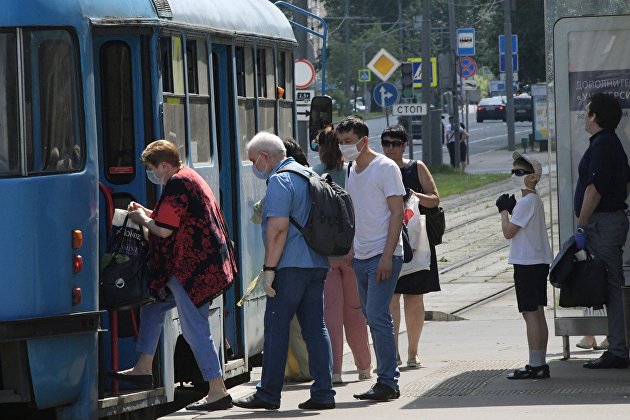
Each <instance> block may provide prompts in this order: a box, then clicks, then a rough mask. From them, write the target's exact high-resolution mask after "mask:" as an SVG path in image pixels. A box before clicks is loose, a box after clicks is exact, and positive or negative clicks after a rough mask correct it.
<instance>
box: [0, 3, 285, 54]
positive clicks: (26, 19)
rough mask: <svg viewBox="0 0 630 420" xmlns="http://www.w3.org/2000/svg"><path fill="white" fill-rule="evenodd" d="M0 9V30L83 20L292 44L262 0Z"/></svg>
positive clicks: (280, 18) (282, 23) (276, 11)
mask: <svg viewBox="0 0 630 420" xmlns="http://www.w3.org/2000/svg"><path fill="white" fill-rule="evenodd" d="M156 5H161V6H163V5H167V12H166V15H165V14H164V13H161V14H160V16H158V11H157V8H158V6H156ZM0 7H2V10H3V15H4V16H0V25H2V26H9V25H11V26H14V25H42V24H43V25H69V24H70V25H74V26H83V25H82V23H84V22H82V21H85V19H89V20H90V21H92V22H93V23H95V24H125V23H135V24H151V23H153V24H160V25H177V26H188V27H193V28H199V29H203V30H209V31H210V32H213V33H218V34H226V35H243V36H248V35H251V36H260V37H265V38H271V39H280V40H284V41H290V42H293V43H295V42H296V40H295V36H294V35H293V29H292V28H291V25H290V23H289V22H288V20H287V19H286V17H285V16H284V14H283V13H282V12H281V11H280V10H279V9H278V8H277V7H276V6H274V5H273V3H271V2H270V1H268V0H107V1H103V0H23V1H20V2H16V1H15V0H0ZM169 8H170V11H171V12H172V13H168V9H169ZM160 10H161V11H163V10H164V9H162V8H160ZM171 14H172V17H171V16H170V15H171Z"/></svg>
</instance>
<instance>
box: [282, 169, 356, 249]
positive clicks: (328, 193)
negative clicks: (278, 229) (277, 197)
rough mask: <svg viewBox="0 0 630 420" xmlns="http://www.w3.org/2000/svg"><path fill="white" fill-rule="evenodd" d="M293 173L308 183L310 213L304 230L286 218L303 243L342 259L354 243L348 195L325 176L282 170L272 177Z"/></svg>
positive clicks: (303, 170) (306, 171)
mask: <svg viewBox="0 0 630 420" xmlns="http://www.w3.org/2000/svg"><path fill="white" fill-rule="evenodd" d="M281 172H293V173H294V174H298V175H300V176H302V177H304V178H306V179H307V180H308V182H309V191H310V196H311V209H310V211H309V214H308V219H307V221H306V224H305V225H304V226H300V224H299V223H298V222H297V221H296V220H295V219H293V217H291V218H290V221H291V223H292V224H293V226H295V227H296V228H297V229H298V230H299V231H300V233H301V234H302V236H304V240H305V241H306V243H307V244H308V245H309V246H310V247H311V248H313V250H314V251H316V252H318V253H320V254H322V255H326V256H342V255H346V254H347V253H348V252H349V251H350V249H351V248H352V241H353V240H354V207H353V206H352V199H351V198H350V195H349V194H348V193H347V192H346V190H344V189H343V188H341V187H340V186H339V185H337V184H335V183H334V182H333V180H332V178H331V177H330V175H329V174H326V173H325V174H322V175H317V174H316V173H313V172H311V171H310V170H308V169H306V168H304V169H297V168H291V167H286V168H283V169H280V170H279V171H278V172H276V173H281Z"/></svg>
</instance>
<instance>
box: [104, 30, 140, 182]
mask: <svg viewBox="0 0 630 420" xmlns="http://www.w3.org/2000/svg"><path fill="white" fill-rule="evenodd" d="M100 63H101V100H102V109H103V111H102V114H103V123H102V126H103V155H104V156H103V164H104V168H105V177H106V178H107V179H108V180H109V181H110V182H111V183H113V184H126V183H129V182H131V181H132V180H133V178H134V175H135V172H136V168H135V156H136V152H135V147H134V121H133V96H132V90H131V89H130V86H132V85H133V83H132V73H131V71H132V70H131V49H130V48H129V45H128V44H127V43H125V42H119V41H115V42H108V43H106V44H104V45H103V46H102V47H101V50H100Z"/></svg>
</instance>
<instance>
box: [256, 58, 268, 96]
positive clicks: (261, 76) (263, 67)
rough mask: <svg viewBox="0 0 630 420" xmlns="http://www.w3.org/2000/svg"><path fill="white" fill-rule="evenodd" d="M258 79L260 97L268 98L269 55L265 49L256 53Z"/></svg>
mask: <svg viewBox="0 0 630 420" xmlns="http://www.w3.org/2000/svg"><path fill="white" fill-rule="evenodd" d="M256 78H257V79H258V97H260V98H266V97H267V54H266V51H265V50H264V49H260V50H257V51H256Z"/></svg>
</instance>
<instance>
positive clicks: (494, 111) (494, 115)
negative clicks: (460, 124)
mask: <svg viewBox="0 0 630 420" xmlns="http://www.w3.org/2000/svg"><path fill="white" fill-rule="evenodd" d="M503 98H504V97H503V96H492V97H490V98H483V99H482V100H481V101H479V104H478V105H477V122H478V123H481V122H484V121H485V120H501V121H505V120H506V119H507V118H506V112H505V99H503Z"/></svg>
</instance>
